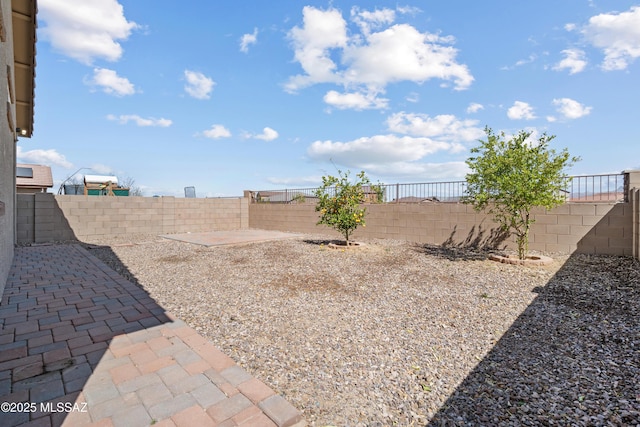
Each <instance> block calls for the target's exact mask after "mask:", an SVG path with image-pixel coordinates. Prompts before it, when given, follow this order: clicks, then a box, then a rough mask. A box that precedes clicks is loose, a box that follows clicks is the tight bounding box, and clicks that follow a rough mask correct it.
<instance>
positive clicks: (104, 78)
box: [85, 68, 136, 96]
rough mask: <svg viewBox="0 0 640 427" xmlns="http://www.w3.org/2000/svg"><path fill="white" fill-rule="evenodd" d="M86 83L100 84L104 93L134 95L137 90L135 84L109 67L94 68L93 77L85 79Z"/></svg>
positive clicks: (91, 84)
mask: <svg viewBox="0 0 640 427" xmlns="http://www.w3.org/2000/svg"><path fill="white" fill-rule="evenodd" d="M85 84H88V85H90V86H98V87H100V88H101V89H102V91H103V92H104V93H107V94H109V95H115V96H126V95H133V94H134V93H135V92H136V88H135V86H134V85H133V84H132V83H131V82H130V81H129V80H128V79H127V78H125V77H120V76H118V74H117V73H116V72H115V71H114V70H109V69H107V68H94V69H93V77H92V78H91V79H88V80H85Z"/></svg>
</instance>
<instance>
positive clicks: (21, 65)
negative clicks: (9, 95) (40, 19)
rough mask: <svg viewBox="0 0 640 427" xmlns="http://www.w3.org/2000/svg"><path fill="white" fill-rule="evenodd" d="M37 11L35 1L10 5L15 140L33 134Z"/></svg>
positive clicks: (14, 2)
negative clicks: (16, 136)
mask: <svg viewBox="0 0 640 427" xmlns="http://www.w3.org/2000/svg"><path fill="white" fill-rule="evenodd" d="M37 10H38V5H37V0H18V1H16V0H14V1H12V2H11V12H12V25H13V57H14V73H15V75H14V80H15V96H16V104H15V105H16V129H20V130H19V131H18V132H17V134H18V136H22V137H27V138H30V137H31V135H32V134H33V116H34V98H35V78H36V27H37V24H36V13H37Z"/></svg>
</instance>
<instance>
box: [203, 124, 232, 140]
mask: <svg viewBox="0 0 640 427" xmlns="http://www.w3.org/2000/svg"><path fill="white" fill-rule="evenodd" d="M202 134H203V135H204V136H205V137H207V138H211V139H220V138H229V137H230V136H231V132H230V131H229V129H227V128H226V127H224V126H222V125H213V126H211V129H207V130H205V131H204V132H202Z"/></svg>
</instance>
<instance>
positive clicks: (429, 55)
mask: <svg viewBox="0 0 640 427" xmlns="http://www.w3.org/2000/svg"><path fill="white" fill-rule="evenodd" d="M351 18H352V20H353V21H354V22H355V23H356V25H357V26H358V27H359V29H360V31H359V32H358V31H356V30H355V29H354V30H353V31H350V29H349V28H348V24H347V22H346V21H345V20H344V18H343V17H342V14H341V12H340V11H338V10H337V9H333V8H330V9H328V10H321V9H317V8H314V7H312V6H306V7H304V9H303V25H302V27H297V26H296V27H294V28H293V29H292V30H291V31H290V32H289V38H290V39H291V40H292V44H293V49H294V58H295V60H296V61H297V62H298V63H299V64H300V65H301V67H302V69H303V70H304V74H299V75H296V76H292V77H291V78H289V80H288V82H287V83H286V84H285V89H286V90H287V91H288V92H292V93H293V92H296V91H298V90H300V89H303V88H305V87H308V86H311V85H314V84H318V83H334V84H337V85H341V86H343V87H345V89H346V92H348V93H349V94H353V93H361V94H362V97H366V96H367V94H370V93H374V92H375V93H382V92H384V90H385V87H386V86H387V85H388V84H389V83H393V82H399V81H412V82H415V83H423V82H425V81H427V80H431V79H440V80H443V81H444V82H445V83H449V82H452V83H453V85H454V88H455V89H456V90H462V89H466V88H468V87H469V86H470V85H471V83H472V82H473V80H474V79H473V76H472V75H471V73H470V72H469V70H468V68H467V66H466V65H464V64H459V63H458V62H456V55H457V52H458V51H457V49H455V48H453V47H452V46H451V44H452V43H453V42H454V38H453V37H443V36H440V35H438V34H431V33H421V32H419V31H418V30H417V29H416V28H414V27H413V26H411V25H407V24H395V25H391V24H392V23H393V21H394V19H395V12H394V11H393V10H390V9H382V10H375V11H373V12H370V11H363V10H360V9H358V8H354V9H352V11H351ZM334 92H335V91H334ZM335 93H337V92H335ZM335 93H334V95H335ZM331 99H334V100H335V99H336V98H335V97H333V98H332V97H329V100H331ZM341 105H344V106H348V105H350V104H349V103H348V102H347V103H343V104H341ZM353 105H354V108H362V103H361V102H354V103H353ZM374 105H375V104H374ZM370 106H372V105H371V104H370ZM379 108H382V107H379Z"/></svg>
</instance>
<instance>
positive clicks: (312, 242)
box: [302, 239, 344, 246]
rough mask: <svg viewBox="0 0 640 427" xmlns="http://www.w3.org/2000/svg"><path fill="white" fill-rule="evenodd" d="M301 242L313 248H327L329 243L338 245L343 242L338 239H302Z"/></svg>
mask: <svg viewBox="0 0 640 427" xmlns="http://www.w3.org/2000/svg"><path fill="white" fill-rule="evenodd" d="M302 241H303V242H304V243H306V244H308V245H315V246H327V245H329V244H331V243H334V244H338V243H340V242H344V240H340V239H304V240H302Z"/></svg>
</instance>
